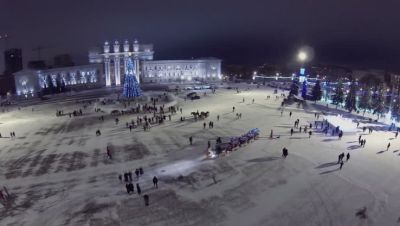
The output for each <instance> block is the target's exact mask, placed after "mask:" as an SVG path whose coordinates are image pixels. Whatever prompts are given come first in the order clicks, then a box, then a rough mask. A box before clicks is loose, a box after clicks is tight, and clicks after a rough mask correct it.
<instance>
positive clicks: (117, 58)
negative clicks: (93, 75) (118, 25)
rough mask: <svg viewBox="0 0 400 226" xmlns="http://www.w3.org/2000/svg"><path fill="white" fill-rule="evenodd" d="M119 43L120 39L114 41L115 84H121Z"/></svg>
mask: <svg viewBox="0 0 400 226" xmlns="http://www.w3.org/2000/svg"><path fill="white" fill-rule="evenodd" d="M119 49H120V48H119V43H118V41H115V43H114V53H115V56H114V76H115V85H116V86H120V85H121V66H120V62H121V59H120V56H119Z"/></svg>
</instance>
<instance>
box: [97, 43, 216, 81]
mask: <svg viewBox="0 0 400 226" xmlns="http://www.w3.org/2000/svg"><path fill="white" fill-rule="evenodd" d="M153 55H154V51H153V45H151V44H139V42H138V41H137V40H135V41H134V42H133V44H132V45H130V44H129V42H128V41H125V42H124V43H123V44H122V45H121V44H120V43H119V42H118V41H115V42H114V44H112V45H111V44H110V43H109V42H107V41H106V42H105V43H104V45H103V49H102V52H96V51H90V52H89V62H90V63H102V64H104V72H105V78H106V86H113V85H115V86H120V85H121V84H122V83H123V79H124V78H123V75H124V74H125V70H126V62H127V60H128V59H129V58H132V60H133V62H134V66H135V69H136V72H135V73H136V76H137V77H136V79H137V81H139V82H144V83H152V82H157V83H160V82H161V83H168V82H184V81H217V80H220V79H221V60H219V59H215V58H205V59H195V60H157V61H153Z"/></svg>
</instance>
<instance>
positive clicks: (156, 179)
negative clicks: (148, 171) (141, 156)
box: [153, 176, 158, 188]
mask: <svg viewBox="0 0 400 226" xmlns="http://www.w3.org/2000/svg"><path fill="white" fill-rule="evenodd" d="M153 187H155V188H158V178H157V177H156V176H154V177H153Z"/></svg>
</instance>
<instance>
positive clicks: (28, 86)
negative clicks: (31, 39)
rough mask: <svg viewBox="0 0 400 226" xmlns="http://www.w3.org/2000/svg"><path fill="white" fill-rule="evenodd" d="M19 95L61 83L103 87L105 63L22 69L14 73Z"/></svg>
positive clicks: (29, 94)
mask: <svg viewBox="0 0 400 226" xmlns="http://www.w3.org/2000/svg"><path fill="white" fill-rule="evenodd" d="M14 80H15V89H16V93H17V95H24V96H26V97H28V96H34V95H35V94H36V93H37V92H39V91H41V90H42V89H44V88H47V87H49V86H50V82H51V83H52V85H53V86H54V87H57V86H59V85H60V84H61V83H63V84H65V86H66V87H69V88H72V87H76V88H82V89H85V88H93V87H103V86H104V85H105V83H104V82H105V78H104V75H103V65H101V64H89V65H82V66H73V67H63V68H53V69H46V70H22V71H19V72H16V73H14Z"/></svg>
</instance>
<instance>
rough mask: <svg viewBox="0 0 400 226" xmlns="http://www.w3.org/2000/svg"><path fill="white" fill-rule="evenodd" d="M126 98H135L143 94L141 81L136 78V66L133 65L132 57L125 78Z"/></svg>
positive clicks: (124, 93)
mask: <svg viewBox="0 0 400 226" xmlns="http://www.w3.org/2000/svg"><path fill="white" fill-rule="evenodd" d="M122 94H123V95H124V97H126V98H135V97H139V96H141V95H142V90H141V89H140V86H139V83H138V81H137V80H136V75H135V67H134V66H133V62H132V59H130V58H129V59H128V64H127V70H126V73H125V79H124V90H123V93H122Z"/></svg>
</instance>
